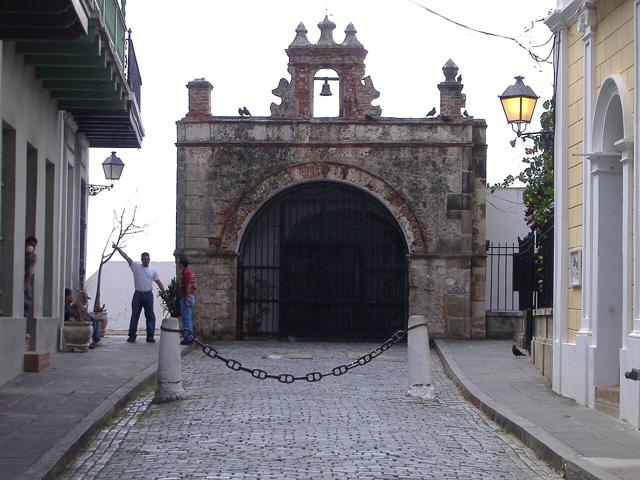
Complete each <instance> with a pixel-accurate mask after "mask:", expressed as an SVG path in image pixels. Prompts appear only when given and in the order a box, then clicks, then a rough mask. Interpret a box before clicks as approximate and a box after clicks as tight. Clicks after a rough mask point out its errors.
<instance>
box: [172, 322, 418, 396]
mask: <svg viewBox="0 0 640 480" xmlns="http://www.w3.org/2000/svg"><path fill="white" fill-rule="evenodd" d="M421 326H425V327H426V326H427V324H426V323H420V324H418V325H413V326H411V327H409V328H407V329H405V330H398V331H397V332H396V333H394V334H393V335H391V337H389V339H387V340H386V341H385V342H383V343H382V344H381V345H380V346H379V347H376V348H374V349H373V350H371V352H369V353H367V354H365V355H362V356H361V357H359V358H358V359H356V360H354V361H353V362H351V363H348V364H343V365H338V366H337V367H335V368H332V369H331V371H329V372H327V373H321V372H309V373H307V374H306V375H303V376H299V377H296V376H295V375H291V374H288V373H281V374H279V375H273V374H269V373H267V372H265V371H264V370H261V369H259V368H248V367H244V366H243V365H242V363H240V362H238V361H237V360H234V359H232V358H226V357H223V356H222V355H220V354H219V353H218V351H217V350H216V349H215V348H213V347H212V346H211V345H209V344H207V343H205V342H203V341H202V340H200V339H199V338H198V337H196V336H195V335H193V333H192V332H188V333H191V334H192V335H193V341H194V342H195V343H197V344H198V345H199V346H200V347H201V348H202V351H203V352H204V354H205V355H207V356H208V357H211V358H213V359H216V360H220V361H221V362H223V363H224V364H225V365H226V366H227V368H230V369H231V370H235V371H237V372H240V371H242V372H246V373H248V374H250V375H251V376H252V377H253V378H256V379H258V380H265V379H267V378H272V379H274V380H277V381H279V382H280V383H293V382H295V381H298V380H306V381H307V382H310V383H313V382H319V381H320V380H322V379H323V378H325V377H330V376H333V377H339V376H341V375H344V374H345V373H347V372H348V371H350V370H353V369H354V368H356V367H361V366H363V365H366V364H367V363H369V362H370V361H371V360H373V359H374V358H376V357H377V356H379V355H381V354H382V353H384V352H386V351H387V350H389V349H390V348H391V347H393V346H394V345H395V344H396V343H398V342H400V341H401V340H402V339H403V338H404V337H405V336H406V335H407V333H408V332H409V330H413V329H414V328H417V327H421ZM160 329H161V330H164V331H165V332H178V333H182V332H183V330H176V329H171V328H165V327H161V328H160Z"/></svg>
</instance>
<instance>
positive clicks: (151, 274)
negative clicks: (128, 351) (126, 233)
mask: <svg viewBox="0 0 640 480" xmlns="http://www.w3.org/2000/svg"><path fill="white" fill-rule="evenodd" d="M112 246H113V248H114V250H117V251H118V253H119V254H120V255H122V258H124V259H125V260H126V261H127V263H128V264H129V268H131V272H133V284H134V288H135V292H133V298H132V299H131V321H130V322H129V338H127V342H129V343H134V342H135V341H136V337H137V331H138V320H139V319H140V312H141V311H142V309H143V308H144V318H145V319H146V321H147V343H155V339H154V338H153V336H154V334H155V331H156V316H155V314H154V313H153V282H155V283H157V284H158V287H159V288H160V291H161V292H162V295H166V293H167V292H166V290H165V289H164V285H163V284H162V282H161V281H160V279H159V278H158V272H156V270H155V269H154V268H153V267H150V266H149V263H150V262H151V257H150V256H149V254H148V253H147V252H143V253H142V255H141V256H140V260H141V263H138V262H134V261H133V260H131V258H130V257H129V256H128V255H127V254H126V253H124V250H122V249H121V248H120V247H119V246H118V245H116V244H115V243H114V244H112Z"/></svg>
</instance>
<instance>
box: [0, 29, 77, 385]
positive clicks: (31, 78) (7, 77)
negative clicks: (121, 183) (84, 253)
mask: <svg viewBox="0 0 640 480" xmlns="http://www.w3.org/2000/svg"><path fill="white" fill-rule="evenodd" d="M0 51H1V52H2V54H1V61H0V65H1V66H0V119H1V121H2V122H3V124H6V125H7V126H9V127H10V128H11V129H13V130H15V167H16V168H15V175H14V182H15V196H14V198H13V199H12V200H13V201H12V202H5V203H3V204H2V205H0V215H2V217H5V215H7V217H5V218H10V217H11V214H13V217H14V219H13V222H12V224H11V225H10V226H9V228H7V232H5V234H6V235H9V236H10V237H11V239H12V241H13V248H12V251H11V252H9V254H8V255H5V256H4V257H3V258H2V259H1V261H2V268H3V269H5V268H9V269H11V270H12V277H13V281H12V284H11V285H6V286H5V287H6V289H7V290H8V291H7V293H6V294H8V295H11V298H12V302H11V304H12V306H11V309H10V311H3V312H2V315H4V316H3V317H0V384H3V383H5V382H6V381H8V380H10V379H11V378H13V377H14V376H16V375H17V374H19V373H20V372H22V368H23V356H24V352H25V350H26V349H27V348H29V349H31V350H35V351H39V352H51V353H54V352H56V351H57V350H58V346H59V336H60V327H61V325H62V300H61V299H62V296H63V290H62V288H64V287H62V288H61V284H62V283H63V279H64V276H65V265H64V262H63V258H64V253H63V252H64V243H65V239H66V230H67V228H68V227H69V226H68V220H69V219H67V218H66V216H65V215H64V208H63V206H64V198H66V194H67V192H66V191H65V186H66V182H65V178H66V163H65V161H63V155H62V142H63V138H64V135H65V129H64V121H63V115H62V114H61V113H60V112H59V111H58V108H57V104H56V102H55V101H54V100H52V99H51V96H50V92H49V91H47V90H45V89H43V88H42V85H41V82H40V81H38V80H36V78H35V72H34V68H33V67H30V66H25V64H24V58H23V56H22V55H19V54H16V52H15V43H14V42H9V41H5V42H0ZM66 135H67V137H71V138H70V140H71V141H72V142H74V143H75V142H76V134H75V131H74V130H67V131H66ZM27 144H29V145H30V146H32V147H33V148H34V149H35V150H36V151H37V159H36V165H37V167H36V176H37V193H36V198H35V199H34V201H35V206H36V209H35V230H34V231H29V232H27V230H26V217H27V214H26V188H27ZM85 157H86V156H85ZM79 158H83V157H79ZM47 161H48V162H50V163H51V164H52V165H53V168H54V175H53V192H50V198H49V199H47V198H46V188H45V187H46V169H47ZM75 161H78V160H76V159H75V158H74V162H75ZM78 171H80V169H78ZM73 188H74V190H76V191H75V192H74V193H75V195H78V196H79V192H78V189H79V183H78V182H74V186H73ZM47 202H51V204H52V205H50V206H49V208H48V209H47V208H46V207H47ZM47 210H48V211H49V212H52V214H53V216H54V220H53V222H50V228H51V229H52V231H51V235H50V238H52V239H53V240H52V241H51V242H50V243H49V244H47V242H46V240H45V237H46V236H45V229H46V220H47V219H46V215H47ZM70 220H71V222H72V223H77V222H78V220H77V218H75V217H72V218H71V219H70ZM72 230H75V231H77V226H76V228H75V229H73V228H72ZM28 235H34V236H36V238H38V247H37V250H36V252H37V254H38V261H37V264H36V271H35V277H34V319H33V320H31V321H29V322H27V320H26V319H25V318H24V312H23V307H24V292H23V288H24V285H23V278H24V242H25V238H26V236H28ZM76 235H77V234H76ZM45 256H49V258H50V259H51V260H52V262H53V263H52V269H51V271H50V277H49V278H47V279H45ZM72 275H74V274H72ZM45 288H46V289H47V295H45ZM58 290H60V291H58ZM45 298H46V299H47V301H48V302H49V303H48V304H47V307H46V308H45V306H44V303H43V302H44V301H45ZM45 312H47V313H48V315H49V316H48V317H45V316H44V315H43V314H44V313H45ZM27 323H28V324H27ZM27 332H29V333H30V334H31V343H30V345H29V346H27V345H26V338H25V337H26V334H27Z"/></svg>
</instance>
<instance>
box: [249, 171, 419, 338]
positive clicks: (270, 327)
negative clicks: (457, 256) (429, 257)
mask: <svg viewBox="0 0 640 480" xmlns="http://www.w3.org/2000/svg"><path fill="white" fill-rule="evenodd" d="M239 254H240V255H239V259H238V292H237V294H238V296H237V298H238V322H237V333H238V336H239V337H243V336H247V335H249V336H278V337H287V336H294V337H311V338H340V339H369V338H387V337H388V336H389V335H390V334H391V333H393V332H395V331H396V330H398V329H400V328H404V327H405V324H406V318H407V257H406V256H407V244H406V242H405V239H404V236H403V234H402V231H401V229H400V227H399V225H398V223H397V222H396V220H395V218H394V217H393V216H392V215H391V213H390V212H389V211H388V210H387V209H386V208H385V207H384V205H382V204H381V203H380V202H379V201H378V200H377V199H375V198H374V197H373V196H371V195H370V194H368V193H366V192H364V191H362V190H360V189H358V188H355V187H352V186H349V185H346V184H342V183H337V182H309V183H304V184H301V185H298V186H295V187H292V188H289V189H287V190H286V191H284V192H282V193H281V194H279V195H277V196H276V197H274V198H273V199H272V200H271V201H269V202H268V203H267V204H266V205H264V206H263V207H262V208H261V209H260V211H258V213H257V214H256V215H255V217H254V218H253V219H252V220H251V223H250V224H249V226H248V228H247V230H246V232H245V234H244V236H243V239H242V242H241V244H240V250H239Z"/></svg>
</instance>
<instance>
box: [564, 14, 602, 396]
mask: <svg viewBox="0 0 640 480" xmlns="http://www.w3.org/2000/svg"><path fill="white" fill-rule="evenodd" d="M596 24H597V12H596V7H595V5H594V4H592V3H590V2H586V3H585V4H584V5H582V7H581V11H580V13H579V14H578V30H579V31H580V32H582V34H583V35H582V41H583V44H584V58H583V71H582V75H583V102H582V105H583V120H582V125H583V129H582V153H583V155H584V157H583V161H582V279H581V286H580V288H581V292H580V310H581V312H580V329H579V330H578V332H577V333H576V353H575V354H576V367H577V368H576V372H575V380H574V381H573V382H570V381H568V383H573V385H572V387H573V388H571V387H570V386H568V385H567V387H566V388H567V390H569V391H570V390H574V398H575V399H576V401H577V402H578V403H580V404H582V405H586V404H587V403H588V402H589V392H590V390H591V387H590V385H591V383H592V382H591V381H590V377H591V375H590V369H591V366H590V365H591V362H590V352H589V347H590V346H591V344H592V342H593V337H592V328H593V327H592V318H591V305H592V303H591V291H592V288H593V284H592V274H591V272H592V271H593V270H592V261H593V258H592V255H593V254H592V252H593V249H592V246H593V244H592V242H593V238H592V219H593V202H592V197H591V192H592V179H591V159H590V157H589V156H588V155H589V154H590V153H591V151H592V148H593V144H592V138H593V110H594V105H595V95H594V93H595V84H594V74H595V50H596V49H595V46H594V44H595V41H596V38H595V37H596V34H595V28H596ZM565 225H566V223H565ZM562 288H564V289H565V290H566V289H567V288H568V282H565V284H564V285H563V286H562Z"/></svg>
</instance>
